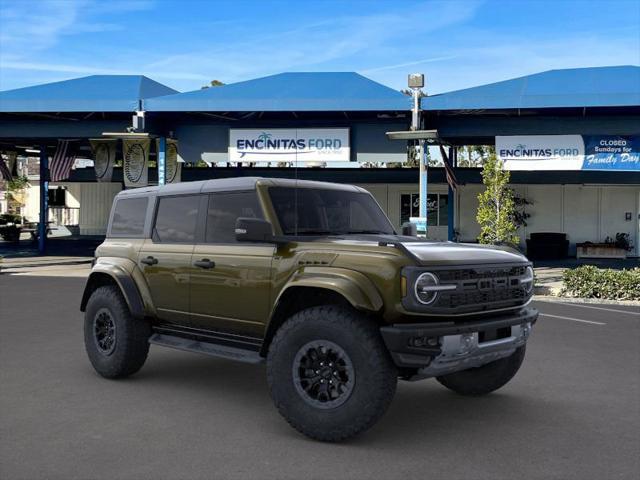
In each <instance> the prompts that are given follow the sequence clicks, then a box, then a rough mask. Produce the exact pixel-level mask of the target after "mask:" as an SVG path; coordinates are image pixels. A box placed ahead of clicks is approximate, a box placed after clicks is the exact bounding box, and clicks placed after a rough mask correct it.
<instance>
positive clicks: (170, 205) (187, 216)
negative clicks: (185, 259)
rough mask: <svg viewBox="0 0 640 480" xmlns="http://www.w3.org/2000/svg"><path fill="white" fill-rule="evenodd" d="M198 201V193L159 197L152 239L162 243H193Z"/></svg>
mask: <svg viewBox="0 0 640 480" xmlns="http://www.w3.org/2000/svg"><path fill="white" fill-rule="evenodd" d="M199 203H200V195H184V196H180V197H161V198H160V200H159V202H158V211H157V213H156V224H155V228H154V229H153V240H154V241H156V242H163V243H193V242H194V241H195V238H196V223H197V220H198V204H199Z"/></svg>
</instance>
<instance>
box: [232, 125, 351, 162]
mask: <svg viewBox="0 0 640 480" xmlns="http://www.w3.org/2000/svg"><path fill="white" fill-rule="evenodd" d="M349 160H351V151H350V148H349V129H348V128H272V129H230V130H229V161H230V162H296V161H298V162H348V161H349Z"/></svg>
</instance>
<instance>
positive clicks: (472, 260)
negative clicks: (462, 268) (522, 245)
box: [402, 242, 527, 265]
mask: <svg viewBox="0 0 640 480" xmlns="http://www.w3.org/2000/svg"><path fill="white" fill-rule="evenodd" d="M402 246H403V247H404V248H406V249H407V250H408V252H409V253H410V254H411V255H412V256H413V257H414V258H415V259H416V260H418V262H419V263H420V265H436V264H437V265H443V264H463V265H486V264H495V263H523V262H526V261H527V258H526V257H525V256H524V255H522V254H521V253H519V252H518V251H516V250H514V249H512V248H510V247H496V246H490V245H475V244H470V243H453V242H402Z"/></svg>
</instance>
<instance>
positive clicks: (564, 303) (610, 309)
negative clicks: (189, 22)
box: [540, 300, 640, 316]
mask: <svg viewBox="0 0 640 480" xmlns="http://www.w3.org/2000/svg"><path fill="white" fill-rule="evenodd" d="M540 302H543V303H559V304H560V305H566V306H567V307H582V308H593V309H594V310H604V311H607V312H615V313H626V314H628V315H638V316H640V312H630V311H628V310H618V309H616V308H605V307H594V306H593V305H585V304H583V303H569V302H545V301H544V300H540Z"/></svg>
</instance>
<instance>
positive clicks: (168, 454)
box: [0, 274, 640, 480]
mask: <svg viewBox="0 0 640 480" xmlns="http://www.w3.org/2000/svg"><path fill="white" fill-rule="evenodd" d="M83 285H84V279H83V278H64V277H44V276H13V275H7V274H4V275H0V325H1V327H2V330H1V333H0V478H2V479H22V478H24V479H39V478H42V479H65V480H67V479H76V478H77V479H103V478H104V479H107V478H108V479H147V478H148V479H200V478H203V479H204V478H207V479H211V478H220V479H232V478H257V479H268V478H277V479H289V478H291V479H303V478H305V479H316V478H317V479H325V478H332V479H342V478H353V479H368V478H380V479H394V478H403V479H409V478H442V479H462V478H473V479H492V480H495V479H503V478H504V479H513V478H519V479H533V478H536V479H541V478H544V479H571V478H576V479H605V478H606V479H616V478H621V479H630V478H638V474H639V472H640V460H639V458H640V456H639V453H640V402H639V401H638V399H639V398H640V349H639V347H638V345H640V308H639V307H622V306H608V305H594V304H589V305H575V304H570V305H567V304H558V303H543V302H537V303H536V306H537V307H538V308H539V309H540V310H541V312H543V315H542V316H541V318H540V320H539V322H538V324H537V326H536V328H535V329H534V333H533V336H532V338H531V341H530V343H529V347H528V351H527V358H526V359H525V363H524V366H523V368H522V370H521V371H520V372H519V374H518V375H517V376H516V378H515V379H514V380H513V381H512V382H511V383H510V384H509V385H507V386H506V387H505V388H503V389H502V390H500V391H499V392H497V393H495V394H493V395H489V396H487V397H484V398H463V397H459V396H456V395H455V394H453V393H451V392H449V391H447V390H446V389H444V388H443V387H441V386H440V385H439V384H437V383H436V382H434V381H423V382H417V383H406V382H401V383H400V384H399V387H398V393H397V395H396V398H395V401H394V403H393V404H392V406H391V408H390V410H389V412H388V413H387V415H386V416H385V417H384V418H383V419H382V421H381V422H380V423H378V424H377V425H376V426H375V427H374V428H373V429H372V430H371V431H369V432H368V433H366V434H365V435H364V436H361V437H359V438H357V439H355V440H352V441H350V442H347V443H344V444H337V445H334V444H322V443H317V442H314V441H311V440H308V439H306V438H304V437H302V436H300V435H299V434H298V433H297V432H295V431H294V430H292V429H291V428H290V427H289V426H288V425H287V424H286V422H285V421H284V420H283V419H282V418H280V416H279V415H278V413H277V412H276V410H275V408H274V407H273V406H272V403H271V399H270V397H269V394H268V391H267V386H266V380H265V372H264V368H263V367H255V366H251V365H245V364H237V363H232V362H229V361H226V360H218V359H215V358H211V357H206V356H199V355H195V354H188V353H181V352H178V351H172V350H168V349H161V348H158V347H154V348H152V349H151V353H150V356H149V359H148V361H147V364H146V365H145V367H144V368H143V369H142V371H141V372H139V374H137V375H135V376H134V377H132V378H130V379H127V380H120V381H109V380H105V379H102V378H101V377H99V376H98V375H97V374H96V373H94V371H93V369H92V368H91V366H90V364H89V362H88V360H87V359H86V356H85V353H84V349H83V348H84V347H83V342H82V314H81V313H80V312H79V311H78V304H79V301H80V296H81V293H82V288H83Z"/></svg>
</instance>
